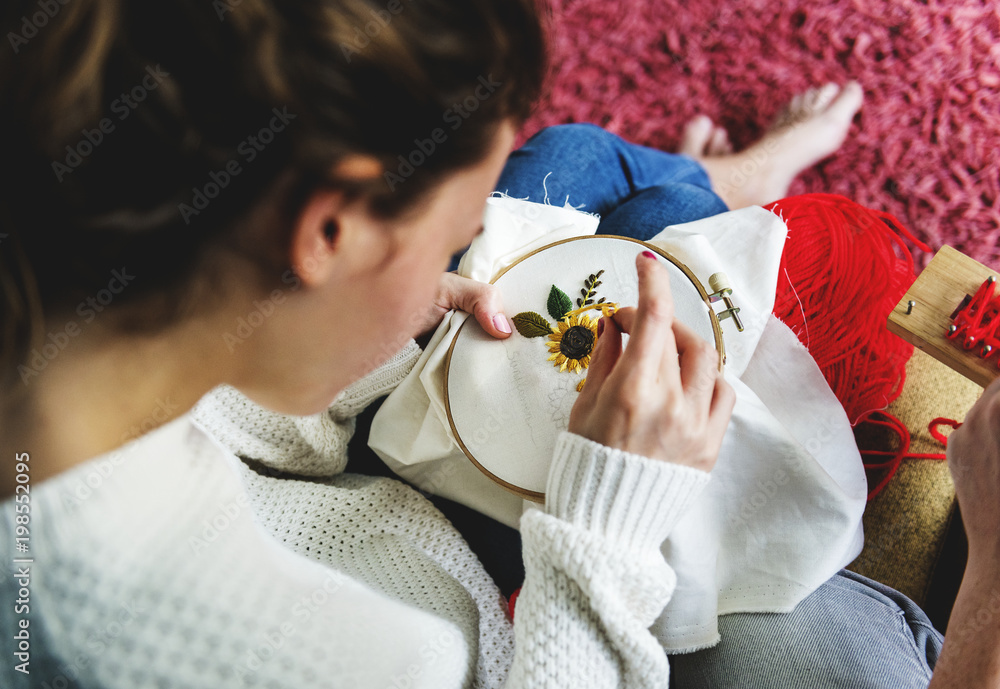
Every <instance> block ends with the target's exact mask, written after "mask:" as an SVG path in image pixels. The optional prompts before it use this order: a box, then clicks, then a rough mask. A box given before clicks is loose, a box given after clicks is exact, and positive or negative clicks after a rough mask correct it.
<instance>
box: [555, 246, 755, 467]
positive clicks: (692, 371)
mask: <svg viewBox="0 0 1000 689" xmlns="http://www.w3.org/2000/svg"><path fill="white" fill-rule="evenodd" d="M636 269H637V270H638V273H639V305H638V307H636V308H631V307H629V308H624V309H621V310H620V311H618V312H617V313H616V314H615V315H614V316H613V317H612V318H604V319H602V321H601V322H602V324H603V331H602V332H601V336H600V338H599V339H598V342H597V345H596V346H595V348H594V353H593V355H592V358H591V362H590V373H589V374H588V376H587V384H586V385H585V386H584V388H583V391H582V392H581V393H580V397H579V399H578V400H577V402H576V404H575V405H574V406H573V411H572V413H571V414H570V420H569V430H570V431H572V432H573V433H576V434H578V435H582V436H584V437H585V438H589V439H591V440H593V441H595V442H598V443H601V444H602V445H606V446H608V447H613V448H617V449H620V450H624V451H626V452H631V453H634V454H638V455H643V456H645V457H650V458H652V459H658V460H663V461H667V462H674V463H676V464H684V465H687V466H691V467H694V468H696V469H701V470H703V471H710V470H711V469H712V467H713V466H715V460H716V459H717V457H718V455H719V448H720V447H721V445H722V437H723V435H725V432H726V428H727V426H728V425H729V419H730V416H731V415H732V411H733V405H734V404H735V402H736V394H735V393H734V392H733V389H732V388H731V387H730V386H729V384H728V383H726V381H725V379H724V378H723V377H722V374H721V373H719V370H718V361H719V358H718V357H719V355H718V352H717V351H716V350H715V349H714V348H713V347H712V346H710V345H709V344H708V343H707V342H705V341H704V340H702V339H701V338H700V337H699V336H698V335H697V334H696V333H695V332H694V331H693V330H691V329H690V328H688V327H687V326H685V325H684V324H682V323H678V322H677V321H675V320H674V302H673V297H672V296H671V294H670V276H669V275H668V274H667V271H666V269H665V268H664V267H663V266H661V265H660V264H659V262H658V261H657V259H656V257H655V255H654V254H653V253H652V252H648V251H644V252H643V253H642V254H640V255H639V256H638V257H637V258H636ZM623 332H625V333H628V334H629V343H628V347H627V348H626V350H625V351H624V353H623V352H622V337H621V334H622V333H623Z"/></svg>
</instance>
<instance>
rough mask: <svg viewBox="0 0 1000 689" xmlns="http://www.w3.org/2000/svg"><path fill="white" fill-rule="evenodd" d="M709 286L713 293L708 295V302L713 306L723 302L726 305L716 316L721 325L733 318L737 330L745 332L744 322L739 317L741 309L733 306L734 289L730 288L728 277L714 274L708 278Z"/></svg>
mask: <svg viewBox="0 0 1000 689" xmlns="http://www.w3.org/2000/svg"><path fill="white" fill-rule="evenodd" d="M708 286H709V288H710V289H711V290H712V293H711V294H709V295H708V300H709V301H710V302H712V303H713V304H714V303H715V302H717V301H721V302H722V303H723V304H725V305H726V308H725V309H723V310H722V311H718V312H716V314H715V317H716V318H718V319H719V323H720V324H721V323H722V321H724V320H725V319H727V318H732V319H733V323H735V324H736V329H737V330H739V331H740V332H743V321H741V320H740V316H739V313H740V307H738V306H735V305H733V300H732V299H731V298H730V297H731V295H732V293H733V288H732V287H730V286H729V278H727V277H726V274H725V273H714V274H712V276H711V277H709V278H708Z"/></svg>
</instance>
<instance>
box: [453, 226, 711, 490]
mask: <svg viewBox="0 0 1000 689" xmlns="http://www.w3.org/2000/svg"><path fill="white" fill-rule="evenodd" d="M588 239H617V240H622V241H627V242H633V243H635V244H638V245H640V246H642V247H643V248H645V249H647V250H649V251H652V252H653V253H655V254H657V255H658V256H662V257H663V258H665V259H666V260H667V261H670V263H672V264H673V265H674V266H675V267H676V268H677V269H678V270H680V271H681V272H682V273H683V274H684V276H685V277H686V278H687V279H688V280H689V281H690V283H691V285H692V286H693V287H694V288H695V290H696V291H697V292H698V296H699V297H700V298H701V300H702V301H703V302H704V303H705V306H706V307H707V308H708V314H709V315H708V318H709V320H710V321H711V323H712V332H713V333H714V335H715V349H716V351H718V353H719V371H722V370H723V367H724V365H725V362H726V346H725V342H724V341H723V338H722V327H721V326H720V325H719V319H718V317H716V316H715V315H714V314H715V310H714V309H713V308H712V302H711V300H710V299H709V297H708V292H707V291H705V287H704V286H703V285H702V284H701V281H700V280H698V278H697V277H696V276H695V274H694V273H692V272H691V269H690V268H688V267H687V266H686V265H684V264H683V263H681V262H680V261H678V260H677V259H676V258H674V257H673V256H671V255H670V254H669V253H667V252H666V251H664V250H663V249H660V248H659V247H656V246H653V245H652V244H648V243H646V242H644V241H642V240H640V239H633V238H631V237H622V236H620V235H614V234H592V235H586V236H584V237H570V238H569V239H562V240H560V241H558V242H552V243H551V244H546V245H545V246H543V247H541V248H538V249H535V250H534V251H532V252H530V253H528V254H525V255H524V256H522V257H521V258H519V259H517V260H516V261H514V262H513V263H511V264H510V265H509V266H507V267H506V268H504V269H503V270H501V271H500V272H499V273H497V274H496V275H495V276H494V277H493V279H492V280H490V284H491V285H492V284H494V283H496V281H497V280H499V279H500V278H501V277H503V275H504V274H505V273H506V272H507V271H509V270H510V269H512V268H513V267H514V266H516V265H518V264H519V263H521V262H522V261H525V260H527V259H529V258H531V257H532V256H534V255H535V254H537V253H540V252H542V251H545V250H547V249H551V248H552V247H554V246H558V245H560V244H565V243H567V242H579V241H586V240H588ZM468 322H469V320H468V319H466V321H465V323H462V325H461V326H459V328H458V332H456V333H455V337H453V338H452V340H451V345H450V346H449V347H448V353H447V355H446V356H445V363H444V407H445V411H446V412H447V414H448V424H449V425H450V426H451V432H452V434H453V435H454V437H455V441H456V442H457V443H458V446H459V447H460V448H462V452H464V453H465V456H466V457H468V458H469V461H470V462H472V463H473V464H474V465H475V466H476V468H477V469H479V470H480V471H481V472H483V474H485V475H486V476H487V477H488V478H489V479H490V480H491V481H493V482H494V483H496V484H497V485H499V486H501V487H502V488H504V489H506V490H508V491H510V492H511V493H514V494H515V495H518V496H520V497H522V498H526V499H528V500H531V501H532V502H537V503H544V502H545V493H542V492H539V491H535V490H528V489H526V488H522V487H521V486H518V485H515V484H513V483H510V482H509V481H505V480H504V479H502V478H500V477H499V476H497V475H495V474H494V473H493V472H491V471H490V470H489V469H487V468H486V467H484V466H483V465H482V464H480V463H479V462H478V461H477V460H476V458H475V457H474V456H473V454H472V452H471V451H470V450H469V448H468V447H467V446H466V444H465V442H464V441H463V440H462V435H461V433H459V432H458V428H457V427H456V426H455V418H454V416H452V413H451V398H450V395H449V394H448V379H449V376H450V373H451V357H452V353H453V352H454V351H455V344H456V343H457V342H458V338H459V336H460V335H461V334H462V330H463V329H464V328H465V325H466V323H468Z"/></svg>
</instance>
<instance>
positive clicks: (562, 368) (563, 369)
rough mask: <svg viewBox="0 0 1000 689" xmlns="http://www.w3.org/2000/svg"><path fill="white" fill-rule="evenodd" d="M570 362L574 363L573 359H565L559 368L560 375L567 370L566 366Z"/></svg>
mask: <svg viewBox="0 0 1000 689" xmlns="http://www.w3.org/2000/svg"><path fill="white" fill-rule="evenodd" d="M570 361H572V359H567V358H566V357H563V362H562V366H560V367H559V373H562V372H563V371H565V370H566V366H567V365H568V364H569V362H570Z"/></svg>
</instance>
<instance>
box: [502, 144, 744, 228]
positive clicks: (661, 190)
mask: <svg viewBox="0 0 1000 689" xmlns="http://www.w3.org/2000/svg"><path fill="white" fill-rule="evenodd" d="M497 191H500V192H503V193H505V194H507V195H509V196H513V197H515V198H519V199H526V200H528V201H535V202H538V203H551V204H552V205H557V206H562V205H565V204H569V205H571V206H573V207H574V208H577V209H579V210H582V211H586V212H588V213H596V214H598V215H599V216H601V224H600V226H599V227H598V229H597V231H598V233H600V234H617V235H623V236H626V237H632V238H634V239H649V238H650V237H653V236H654V235H657V234H659V233H660V231H661V230H662V229H663V228H664V227H666V226H667V225H677V224H680V223H685V222H691V221H693V220H701V219H702V218H707V217H709V216H712V215H718V214H719V213H725V212H726V211H727V210H729V209H728V208H726V204H725V203H723V202H722V199H720V198H719V197H718V196H716V195H715V193H714V192H713V191H712V184H711V182H709V180H708V175H707V174H705V170H704V169H703V168H702V167H701V165H699V164H698V163H697V162H696V161H695V160H694V159H693V158H689V157H688V156H683V155H674V154H672V153H664V152H663V151H657V150H655V149H652V148H646V147H644V146H636V145H635V144H629V143H627V142H625V141H623V140H622V139H620V138H619V137H617V136H615V135H614V134H611V133H609V132H606V131H604V130H603V129H601V128H600V127H596V126H594V125H592V124H567V125H562V126H559V127H549V128H548V129H543V130H542V131H540V132H538V133H537V134H535V136H533V137H532V138H531V139H530V140H529V141H528V142H527V143H525V144H524V146H522V147H521V148H519V149H518V150H516V151H514V152H513V153H512V154H511V155H510V158H508V159H507V165H506V167H505V168H504V170H503V174H502V175H500V181H499V182H498V183H497Z"/></svg>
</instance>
